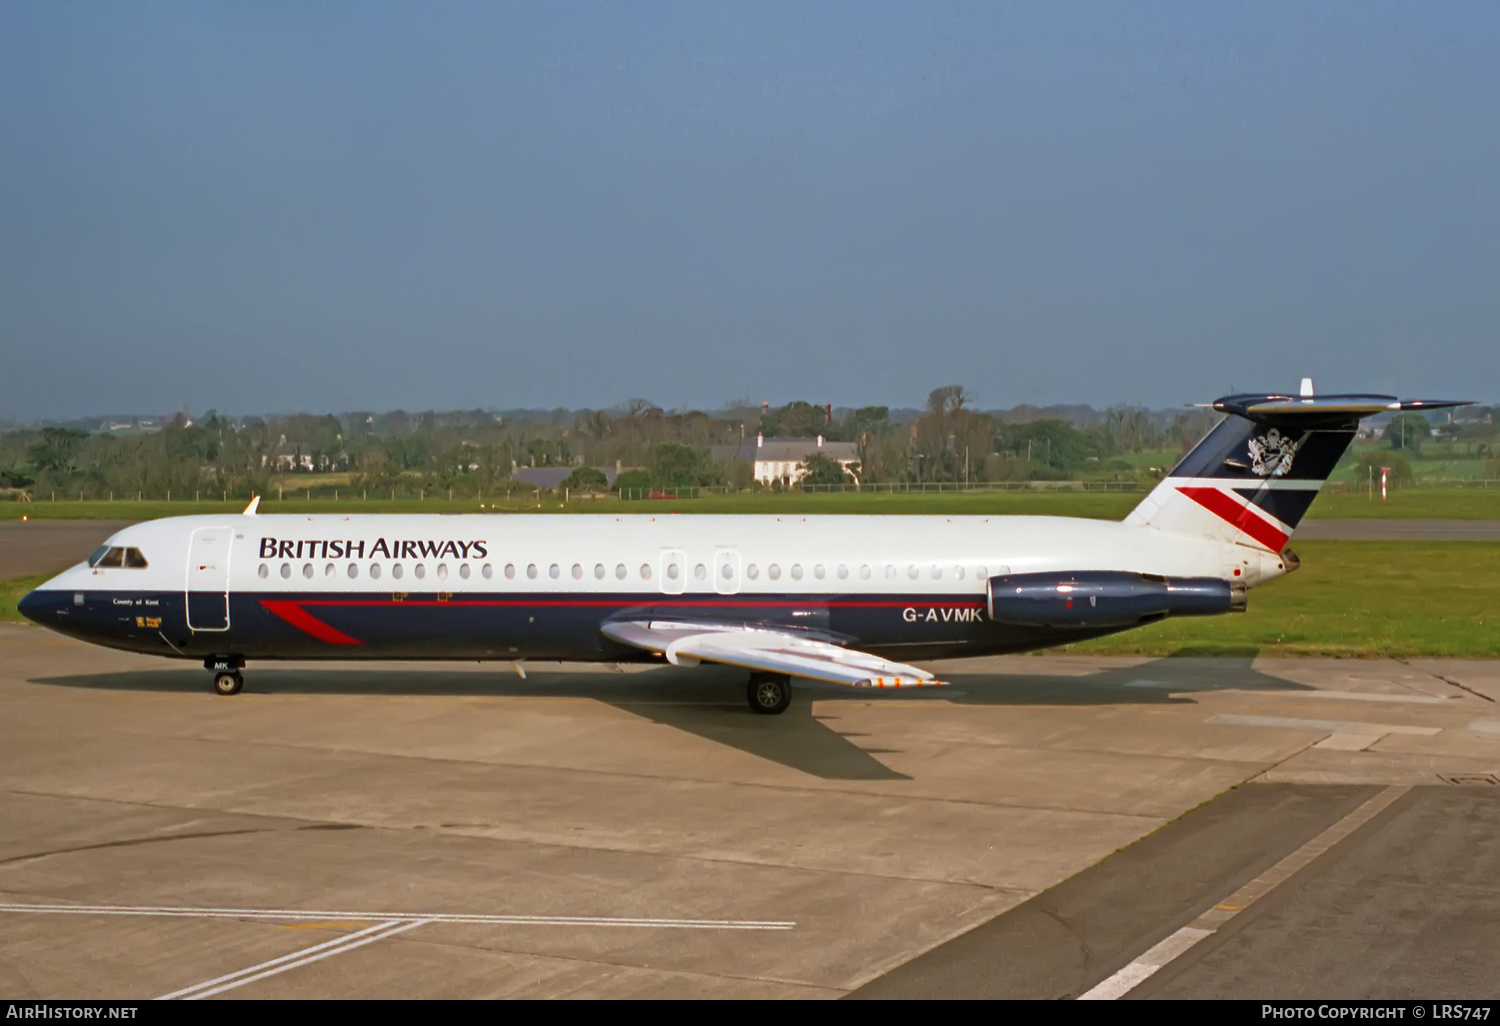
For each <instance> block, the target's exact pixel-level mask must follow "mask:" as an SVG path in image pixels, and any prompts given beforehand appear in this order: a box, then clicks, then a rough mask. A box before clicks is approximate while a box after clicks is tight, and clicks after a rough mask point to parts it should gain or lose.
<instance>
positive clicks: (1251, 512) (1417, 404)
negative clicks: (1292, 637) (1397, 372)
mask: <svg viewBox="0 0 1500 1026" xmlns="http://www.w3.org/2000/svg"><path fill="white" fill-rule="evenodd" d="M1299 392H1300V394H1299V395H1296V396H1290V395H1270V394H1252V395H1232V396H1225V397H1224V398H1223V399H1218V400H1215V401H1214V402H1213V403H1212V404H1210V405H1211V406H1212V407H1213V408H1214V409H1216V410H1218V411H1220V412H1221V413H1224V414H1227V416H1226V417H1225V418H1224V419H1223V420H1222V421H1220V422H1219V423H1218V425H1217V426H1215V427H1214V429H1213V430H1212V431H1210V432H1209V433H1208V435H1207V436H1205V437H1204V439H1203V441H1201V442H1199V443H1198V444H1197V445H1196V446H1195V447H1194V448H1193V450H1192V451H1191V452H1189V453H1188V454H1187V455H1186V456H1185V457H1183V459H1182V462H1181V463H1179V464H1178V465H1177V466H1176V467H1174V468H1172V471H1171V473H1169V474H1168V475H1167V476H1166V478H1165V479H1163V481H1162V482H1161V484H1159V485H1157V486H1156V488H1155V489H1153V490H1152V492H1151V494H1150V495H1148V496H1147V497H1146V498H1145V499H1144V500H1142V502H1141V504H1140V505H1139V506H1137V507H1136V508H1135V510H1134V511H1133V512H1131V514H1130V516H1128V517H1127V518H1126V519H1125V522H1126V523H1128V524H1138V525H1141V526H1145V527H1154V528H1157V529H1159V530H1163V531H1175V532H1179V533H1182V534H1192V535H1198V536H1201V537H1209V538H1214V539H1216V540H1219V541H1226V542H1233V543H1237V544H1241V545H1251V546H1256V547H1259V548H1262V549H1267V550H1269V551H1271V552H1280V551H1281V550H1282V549H1283V548H1285V547H1286V543H1287V540H1288V539H1289V538H1290V537H1291V535H1292V532H1293V531H1294V530H1296V528H1297V525H1298V524H1299V523H1301V522H1302V517H1303V516H1304V515H1305V514H1306V513H1307V509H1308V507H1309V506H1311V505H1312V502H1313V499H1315V498H1317V495H1318V490H1319V489H1320V488H1322V486H1323V482H1324V481H1326V480H1328V477H1329V475H1330V474H1332V473H1333V469H1334V467H1335V466H1336V465H1337V464H1338V461H1339V459H1340V458H1341V457H1342V456H1343V455H1344V451H1345V450H1346V449H1348V448H1349V443H1350V442H1352V441H1353V440H1354V435H1355V433H1356V432H1357V431H1358V429H1359V421H1360V419H1361V418H1362V417H1367V416H1369V415H1370V414H1373V413H1382V412H1387V411H1395V410H1405V409H1432V408H1442V407H1448V406H1463V405H1467V404H1465V403H1459V402H1449V401H1447V400H1420V399H1417V400H1400V399H1397V398H1396V397H1395V396H1379V395H1330V396H1314V395H1313V390H1312V380H1311V379H1310V378H1304V379H1303V380H1302V387H1301V389H1299Z"/></svg>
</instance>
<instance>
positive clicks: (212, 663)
mask: <svg viewBox="0 0 1500 1026" xmlns="http://www.w3.org/2000/svg"><path fill="white" fill-rule="evenodd" d="M244 665H245V660H244V658H243V657H242V656H210V657H209V658H207V659H205V660H203V668H204V669H205V670H212V671H213V673H214V694H216V695H237V694H239V693H240V689H241V688H243V687H244V686H245V675H244V674H242V673H240V669H241V668H242V667H243V666H244Z"/></svg>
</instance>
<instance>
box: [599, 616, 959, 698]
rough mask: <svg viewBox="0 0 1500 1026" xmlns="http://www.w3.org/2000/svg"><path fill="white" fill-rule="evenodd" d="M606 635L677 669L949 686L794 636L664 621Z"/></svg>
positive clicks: (624, 625) (625, 625) (864, 684)
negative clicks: (706, 666) (719, 666)
mask: <svg viewBox="0 0 1500 1026" xmlns="http://www.w3.org/2000/svg"><path fill="white" fill-rule="evenodd" d="M601 631H602V633H603V634H604V636H605V637H607V638H609V639H611V640H612V641H617V642H619V643H620V644H622V645H630V646H632V647H634V648H639V649H643V650H645V651H647V652H654V653H656V654H657V655H660V656H664V657H666V660H667V662H669V663H671V664H672V665H674V666H696V665H698V664H699V663H723V664H724V665H726V666H743V667H745V668H746V669H748V670H759V671H761V672H762V673H784V674H786V675H787V676H790V677H808V678H811V679H813V680H822V681H828V682H830V683H833V684H848V685H850V686H851V687H856V688H913V687H936V686H940V685H942V684H945V683H946V681H940V680H933V678H932V674H930V673H928V672H927V671H926V670H920V669H918V668H917V667H915V666H907V665H906V664H904V663H896V662H892V661H891V660H889V659H882V658H880V657H879V656H873V655H870V654H868V653H866V652H859V651H856V650H854V649H849V648H843V647H841V646H839V645H834V644H831V643H829V642H827V641H819V640H818V639H816V638H810V637H804V636H801V635H799V634H797V633H795V632H792V631H777V630H767V629H763V628H754V627H745V626H734V625H727V624H726V625H706V624H690V623H673V622H669V621H662V620H651V621H622V622H619V623H609V624H605V625H604V626H603V627H602V628H601Z"/></svg>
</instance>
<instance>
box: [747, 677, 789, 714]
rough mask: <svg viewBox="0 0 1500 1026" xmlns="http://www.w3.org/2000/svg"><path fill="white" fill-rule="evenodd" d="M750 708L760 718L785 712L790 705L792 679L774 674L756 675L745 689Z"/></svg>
mask: <svg viewBox="0 0 1500 1026" xmlns="http://www.w3.org/2000/svg"><path fill="white" fill-rule="evenodd" d="M745 697H746V698H748V699H749V701H750V708H751V709H753V710H754V711H755V712H758V713H760V714H761V715H762V716H775V715H777V714H779V713H784V712H786V707H787V706H789V705H791V704H792V678H790V677H784V676H781V675H780V674H774V673H757V674H755V675H754V676H752V677H751V678H750V683H749V685H748V686H747V687H746V689H745Z"/></svg>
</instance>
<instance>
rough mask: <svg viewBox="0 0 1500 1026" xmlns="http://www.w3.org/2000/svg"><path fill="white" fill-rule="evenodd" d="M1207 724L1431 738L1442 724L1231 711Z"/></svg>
mask: <svg viewBox="0 0 1500 1026" xmlns="http://www.w3.org/2000/svg"><path fill="white" fill-rule="evenodd" d="M1204 722H1205V723H1215V724H1219V725H1221V726H1229V727H1282V728H1285V729H1287V730H1318V731H1322V732H1323V733H1325V734H1332V733H1335V732H1337V731H1344V732H1346V733H1349V732H1353V733H1359V734H1418V735H1421V736H1423V737H1431V736H1432V735H1434V734H1441V733H1442V732H1443V728H1442V727H1411V726H1407V725H1406V724H1404V723H1364V722H1362V721H1360V720H1302V719H1297V718H1296V717H1292V716H1238V715H1233V714H1229V713H1225V714H1221V715H1219V716H1210V717H1209V718H1208V719H1207V720H1204Z"/></svg>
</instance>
